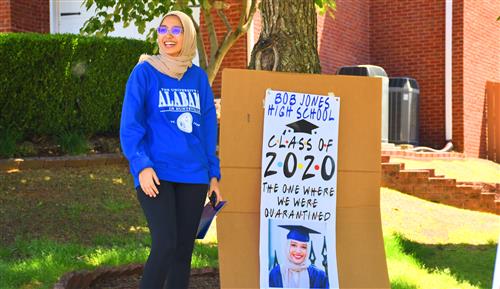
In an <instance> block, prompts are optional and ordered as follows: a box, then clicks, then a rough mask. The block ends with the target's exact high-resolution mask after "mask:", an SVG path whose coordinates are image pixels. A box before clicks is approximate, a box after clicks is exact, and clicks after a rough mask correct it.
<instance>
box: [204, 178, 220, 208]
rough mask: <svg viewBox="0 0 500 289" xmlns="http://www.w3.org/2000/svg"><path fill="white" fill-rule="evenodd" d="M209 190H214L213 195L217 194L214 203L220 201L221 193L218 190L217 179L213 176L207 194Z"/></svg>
mask: <svg viewBox="0 0 500 289" xmlns="http://www.w3.org/2000/svg"><path fill="white" fill-rule="evenodd" d="M211 192H215V195H216V196H217V202H216V204H218V203H219V202H220V201H222V195H221V194H220V190H219V181H218V180H217V178H215V177H214V178H212V179H210V187H209V188H208V192H207V194H210V193H211Z"/></svg>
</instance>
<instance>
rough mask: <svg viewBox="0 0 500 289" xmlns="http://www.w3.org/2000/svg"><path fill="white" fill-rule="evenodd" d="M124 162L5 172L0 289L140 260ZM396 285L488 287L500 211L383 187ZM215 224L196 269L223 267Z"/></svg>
mask: <svg viewBox="0 0 500 289" xmlns="http://www.w3.org/2000/svg"><path fill="white" fill-rule="evenodd" d="M132 187H133V185H132V179H131V178H130V177H129V174H128V169H127V168H125V167H121V166H107V167H100V168H65V169H60V170H26V171H15V172H10V173H5V172H0V215H1V218H0V231H1V232H2V234H1V235H0V289H7V288H21V289H28V288H51V287H52V285H53V284H54V283H55V282H56V281H57V280H58V278H59V277H60V276H62V275H63V274H64V273H65V272H68V271H73V270H82V269H93V268H97V267H99V266H113V265H120V264H128V263H143V262H144V261H145V259H146V257H147V254H148V250H149V243H150V240H149V236H148V230H147V227H146V222H145V220H144V217H143V216H142V212H141V209H140V207H139V205H138V203H137V201H136V197H135V191H134V190H133V189H132ZM381 200H382V218H383V225H384V240H385V245H386V254H387V262H388V267H389V274H390V279H391V285H392V287H393V288H401V289H403V288H423V289H426V288H440V289H441V288H442V289H445V288H488V289H489V288H491V279H492V271H493V263H494V258H495V248H496V242H497V240H498V235H499V233H500V217H499V216H496V215H492V214H485V213H477V212H472V211H467V210H460V209H456V208H452V207H447V206H443V205H439V204H434V203H430V202H426V201H423V200H420V199H417V198H414V197H411V196H407V195H404V194H401V193H399V192H396V191H392V190H388V189H382V190H381ZM215 242H216V235H215V231H214V230H213V229H212V230H211V231H210V232H209V236H208V238H207V240H206V241H205V242H204V243H201V242H200V243H197V245H196V248H195V250H196V251H195V255H194V258H193V266H194V267H205V266H211V267H216V266H218V261H217V246H216V243H215Z"/></svg>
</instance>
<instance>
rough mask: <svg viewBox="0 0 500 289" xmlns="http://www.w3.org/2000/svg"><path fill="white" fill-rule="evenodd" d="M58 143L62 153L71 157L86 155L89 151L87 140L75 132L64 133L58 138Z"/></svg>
mask: <svg viewBox="0 0 500 289" xmlns="http://www.w3.org/2000/svg"><path fill="white" fill-rule="evenodd" d="M57 143H58V144H59V145H60V146H61V151H62V152H63V153H65V154H69V155H81V154H85V153H87V152H88V150H89V143H88V141H87V139H86V138H85V137H84V136H82V135H81V134H78V133H74V132H64V133H62V134H61V135H59V137H58V138H57Z"/></svg>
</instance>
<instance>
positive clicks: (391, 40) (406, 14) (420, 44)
mask: <svg viewBox="0 0 500 289" xmlns="http://www.w3.org/2000/svg"><path fill="white" fill-rule="evenodd" d="M370 19H371V26H370V27H371V28H370V35H371V41H370V51H371V60H372V63H373V64H375V65H380V66H382V67H383V68H384V69H385V70H386V71H387V73H388V75H389V76H410V77H413V78H415V79H416V80H417V81H418V82H419V85H420V97H421V98H420V111H419V116H420V131H419V133H420V142H421V145H425V146H430V147H434V148H441V147H443V146H444V144H445V116H444V77H445V75H444V57H445V51H444V48H445V42H444V33H445V4H444V1H441V0H401V1H392V0H372V1H371V9H370Z"/></svg>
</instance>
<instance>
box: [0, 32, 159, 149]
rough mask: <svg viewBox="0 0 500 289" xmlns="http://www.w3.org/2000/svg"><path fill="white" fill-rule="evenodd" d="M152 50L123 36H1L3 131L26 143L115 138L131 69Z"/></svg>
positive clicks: (0, 109)
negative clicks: (68, 135) (71, 136)
mask: <svg viewBox="0 0 500 289" xmlns="http://www.w3.org/2000/svg"><path fill="white" fill-rule="evenodd" d="M152 50H153V45H152V44H150V43H147V42H144V41H139V40H131V39H125V38H110V37H103V38H96V37H84V36H80V35H73V34H57V35H51V34H34V33H0V59H1V61H0V128H1V127H12V128H13V129H14V130H16V131H19V132H20V134H21V135H22V136H24V138H23V139H31V138H33V137H34V136H48V137H53V138H57V137H59V136H60V135H61V132H66V131H68V132H72V133H75V134H78V135H87V136H92V135H95V134H100V133H107V134H110V133H111V134H116V132H117V130H118V127H119V121H120V120H119V118H120V112H121V105H122V101H123V94H124V90H125V84H126V81H127V79H128V76H129V74H130V71H131V70H132V69H133V67H134V66H135V64H136V63H137V60H138V58H139V56H140V54H142V53H151V52H152ZM17 141H20V140H17Z"/></svg>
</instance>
